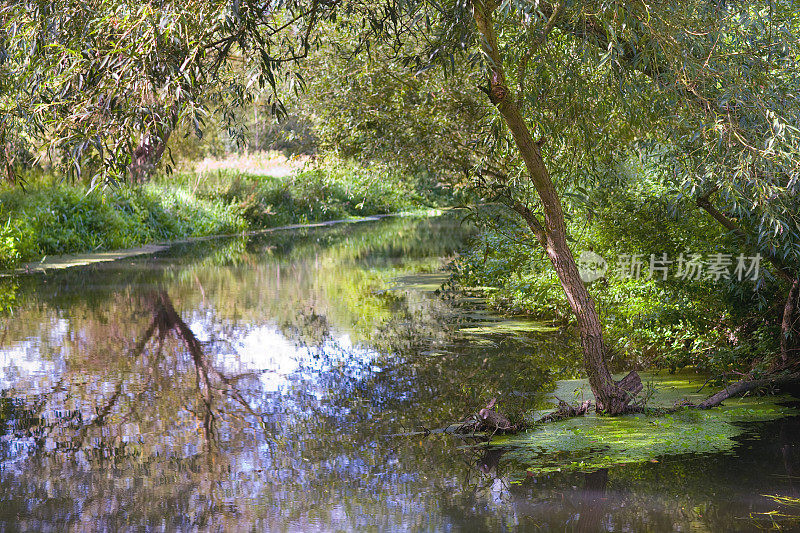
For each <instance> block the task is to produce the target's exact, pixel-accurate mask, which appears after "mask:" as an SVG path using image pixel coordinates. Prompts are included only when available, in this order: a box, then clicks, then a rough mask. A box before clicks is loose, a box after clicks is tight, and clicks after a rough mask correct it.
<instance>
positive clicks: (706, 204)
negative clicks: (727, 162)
mask: <svg viewBox="0 0 800 533" xmlns="http://www.w3.org/2000/svg"><path fill="white" fill-rule="evenodd" d="M718 190H719V187H718V186H714V187H712V188H711V190H709V191H707V192H705V193H704V194H702V195H699V196H698V197H697V198H696V200H695V202H696V203H697V205H698V207H700V208H702V209H703V210H705V211H706V213H708V214H709V215H711V217H712V218H713V219H714V220H716V221H717V222H719V223H720V224H721V225H722V226H723V227H724V228H725V229H727V230H728V231H730V232H731V233H732V234H733V235H734V236H735V237H736V238H737V239H739V240H740V241H741V242H742V243H744V244H746V245H748V246H751V247H753V248H756V247H755V246H753V245H752V243H751V242H750V239H748V238H747V234H745V232H744V231H742V229H741V228H740V227H739V226H738V225H737V224H736V223H735V222H734V221H733V220H731V219H730V218H728V217H727V216H725V214H724V213H722V212H720V211H719V210H718V209H717V208H716V207H714V204H712V203H711V195H713V194H714V193H715V192H717V191H718ZM756 251H758V252H763V253H764V257H765V258H766V260H767V261H769V262H770V264H771V265H772V266H773V267H775V271H776V273H777V274H778V276H779V277H780V278H781V279H782V280H784V281H785V282H787V283H788V284H789V285H791V284H793V283H794V280H795V279H796V278H797V276H796V275H795V274H794V273H793V272H792V271H791V269H790V268H789V267H788V266H786V263H784V262H783V260H782V259H781V258H780V257H778V256H777V255H775V253H773V252H770V251H769V250H758V249H757V248H756Z"/></svg>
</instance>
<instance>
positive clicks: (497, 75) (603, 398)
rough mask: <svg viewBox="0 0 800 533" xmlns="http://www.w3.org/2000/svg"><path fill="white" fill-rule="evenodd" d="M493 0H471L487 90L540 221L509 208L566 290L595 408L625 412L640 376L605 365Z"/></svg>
mask: <svg viewBox="0 0 800 533" xmlns="http://www.w3.org/2000/svg"><path fill="white" fill-rule="evenodd" d="M493 1H494V0H488V3H484V2H483V1H482V0H473V15H474V18H475V22H476V24H477V26H478V31H479V32H480V33H481V35H482V36H483V47H484V51H485V52H486V54H487V55H488V56H489V58H490V60H491V61H490V63H491V66H490V70H491V72H490V79H491V83H490V87H489V88H488V89H486V92H487V94H488V95H489V98H490V100H491V101H492V103H493V104H494V105H495V106H496V107H497V109H498V110H499V112H500V114H501V115H502V117H503V120H504V121H505V123H506V125H507V126H508V128H509V130H511V134H512V136H513V137H514V141H515V144H516V145H517V149H518V150H519V152H520V154H521V155H522V158H523V160H524V161H525V166H526V168H527V170H528V173H529V174H530V179H531V181H532V182H533V185H534V187H535V188H536V191H537V193H538V195H539V199H540V200H541V203H542V210H543V212H544V223H541V222H540V221H539V219H538V218H537V217H536V216H535V215H534V214H533V212H531V211H530V210H529V209H528V208H527V207H525V206H522V205H520V204H515V205H514V206H513V209H515V210H516V211H517V212H519V213H520V214H522V215H523V217H524V218H525V220H526V222H527V223H528V225H529V227H530V229H531V231H532V232H533V233H534V235H535V236H536V238H537V240H538V241H539V242H540V244H541V245H542V246H543V247H544V249H545V251H546V253H547V256H548V258H549V259H550V262H551V263H552V264H553V268H554V269H555V271H556V274H557V275H558V279H559V281H560V282H561V286H562V287H563V289H564V292H565V293H566V296H567V301H568V302H569V305H570V307H571V309H572V312H573V313H574V314H575V318H576V321H577V326H578V331H579V333H580V338H581V349H582V351H583V362H584V367H585V368H586V372H587V374H588V376H589V384H590V386H591V387H592V392H593V393H594V395H595V399H596V401H597V407H598V409H599V410H603V411H606V412H608V413H610V414H618V413H621V412H623V411H625V409H626V407H627V404H628V403H629V402H630V400H631V399H632V398H633V396H635V395H636V394H637V393H638V392H639V391H641V389H642V384H641V380H640V379H639V377H638V375H636V373H635V372H631V374H629V375H628V376H626V378H624V379H623V380H622V381H620V382H619V383H617V382H615V381H614V379H613V378H612V376H611V372H609V370H608V366H607V364H606V359H605V357H606V349H605V346H604V343H603V332H602V328H601V325H600V319H599V316H598V314H597V309H596V308H595V305H594V301H593V300H592V298H591V296H590V295H589V292H588V291H587V290H586V286H585V285H584V284H583V280H582V279H581V277H580V273H579V272H578V266H577V265H576V263H575V258H574V257H573V255H572V251H571V250H570V249H569V246H568V245H567V228H566V223H565V221H564V212H563V210H562V207H561V200H560V198H559V196H558V192H557V191H556V188H555V184H554V183H553V180H552V179H551V177H550V173H549V172H548V170H547V166H546V165H545V163H544V160H543V159H542V154H541V148H540V146H539V144H538V143H536V142H535V141H534V140H533V137H532V135H531V132H530V130H529V129H528V126H527V124H526V123H525V120H524V119H523V117H522V115H521V113H520V111H519V108H518V107H517V105H516V103H515V99H514V98H513V97H512V95H511V94H510V91H509V89H508V87H507V86H506V76H505V72H504V69H503V63H502V58H501V57H500V53H499V48H498V46H497V34H496V33H495V29H494V24H493V21H492V12H493V11H494V9H495V8H496V5H495V4H494V3H493Z"/></svg>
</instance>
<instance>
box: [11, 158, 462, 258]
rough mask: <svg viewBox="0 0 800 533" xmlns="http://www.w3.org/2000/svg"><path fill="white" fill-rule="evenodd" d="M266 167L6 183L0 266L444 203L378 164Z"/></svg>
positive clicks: (432, 190)
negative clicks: (145, 178)
mask: <svg viewBox="0 0 800 533" xmlns="http://www.w3.org/2000/svg"><path fill="white" fill-rule="evenodd" d="M223 163H224V162H223ZM284 167H286V168H284ZM287 168H289V170H293V172H288V173H287V172H286V169H287ZM270 170H271V169H270V168H264V169H261V170H259V169H257V168H252V167H245V168H242V167H241V165H239V164H238V162H237V165H231V166H227V167H226V166H223V165H216V166H211V167H209V166H208V165H205V166H204V167H202V168H200V169H199V170H192V171H187V172H181V173H177V174H173V175H170V176H159V177H157V178H156V179H155V180H153V181H152V182H150V183H147V184H144V185H140V186H134V185H121V186H118V187H113V188H112V187H109V188H106V189H104V190H90V188H89V186H88V185H85V184H67V183H59V182H58V181H57V180H56V178H55V177H53V176H46V177H37V178H35V179H31V180H30V181H29V183H28V184H27V185H26V187H25V189H22V188H20V187H18V186H17V187H12V186H10V185H4V186H3V187H2V188H0V268H2V269H13V268H16V267H18V266H19V265H21V264H23V263H28V262H34V261H35V262H41V261H43V260H46V258H47V257H48V256H53V255H63V254H78V253H81V254H83V253H92V252H102V251H106V250H120V249H128V248H134V247H139V246H143V245H149V244H152V243H158V242H165V241H174V240H178V239H183V238H192V237H204V236H209V235H219V234H231V233H242V232H247V231H257V230H261V229H268V228H274V227H279V226H286V225H291V224H305V223H315V222H323V221H329V220H337V219H346V218H350V217H363V216H371V215H378V214H388V213H394V212H398V211H406V210H413V209H421V208H429V207H438V206H441V205H446V204H447V203H449V201H450V198H449V197H448V195H447V193H446V191H443V190H442V189H440V188H437V187H436V186H435V184H432V183H430V182H429V181H428V180H424V179H420V178H417V177H409V176H404V175H401V174H399V173H397V172H393V171H391V170H390V169H387V168H385V167H379V166H375V167H369V168H365V167H360V166H356V165H354V164H351V163H348V162H344V161H341V160H336V159H327V160H324V161H320V162H316V163H307V164H305V166H304V167H303V168H302V169H298V168H291V167H290V166H289V167H287V166H286V165H284V166H283V167H281V168H280V169H278V170H280V172H276V174H277V175H271V174H269V173H268V172H269V171H270Z"/></svg>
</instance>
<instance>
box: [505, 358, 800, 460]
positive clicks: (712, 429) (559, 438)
mask: <svg viewBox="0 0 800 533" xmlns="http://www.w3.org/2000/svg"><path fill="white" fill-rule="evenodd" d="M642 380H643V382H645V384H646V389H650V390H651V395H652V396H651V398H650V401H649V402H648V406H651V407H667V406H673V405H675V404H676V402H679V401H681V400H684V399H685V400H690V401H694V402H695V403H696V402H697V401H698V400H699V399H700V398H703V397H705V396H707V395H708V393H709V391H708V390H707V389H704V391H705V392H703V391H701V392H698V389H700V388H701V387H702V385H703V383H704V381H705V380H704V379H701V378H699V377H697V375H695V374H682V375H676V376H666V377H655V376H653V375H651V374H650V375H648V374H642ZM587 393H589V394H590V392H589V390H588V385H587V384H586V383H585V380H570V381H563V382H560V383H559V386H558V387H557V391H556V392H555V393H554V394H555V395H556V396H559V397H560V398H562V399H564V400H567V401H570V400H572V399H573V398H580V397H582V396H585V395H586V394H587ZM589 397H590V396H589ZM791 400H792V398H791V397H789V396H760V397H754V396H751V397H746V398H735V399H729V400H727V401H726V402H725V403H724V405H722V406H720V407H717V408H714V409H707V410H700V409H694V408H684V409H679V410H678V411H675V412H672V413H668V414H663V415H646V414H634V415H626V416H619V417H609V416H597V415H596V414H590V415H587V416H584V417H579V418H572V419H568V420H564V421H561V422H555V423H547V424H542V425H540V426H538V427H536V428H534V429H532V430H530V431H527V432H524V433H521V434H518V435H511V436H505V437H499V438H495V439H493V440H492V443H491V444H492V446H503V447H505V448H507V449H508V451H507V453H506V455H505V457H506V458H508V459H509V460H510V461H511V462H512V463H513V464H516V465H517V466H518V467H519V470H518V471H519V472H522V473H524V472H529V473H531V474H543V473H548V472H556V471H593V470H597V469H600V468H607V467H610V466H613V465H617V464H629V463H640V462H647V461H657V460H659V459H660V458H663V457H664V456H674V455H681V454H705V453H723V452H728V451H730V450H732V449H733V447H734V446H735V445H736V441H735V440H734V438H735V437H737V436H739V435H741V434H742V433H744V432H745V431H746V427H745V425H744V423H746V422H764V421H769V420H775V419H778V418H782V417H786V416H793V415H797V414H798V410H797V409H795V408H794V407H789V406H786V405H783V404H782V403H781V402H787V401H791Z"/></svg>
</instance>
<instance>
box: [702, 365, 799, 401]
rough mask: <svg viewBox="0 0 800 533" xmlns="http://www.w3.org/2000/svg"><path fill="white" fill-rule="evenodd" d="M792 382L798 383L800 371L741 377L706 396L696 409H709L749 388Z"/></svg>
mask: <svg viewBox="0 0 800 533" xmlns="http://www.w3.org/2000/svg"><path fill="white" fill-rule="evenodd" d="M792 383H800V373H797V372H793V373H789V374H776V375H772V376H768V377H765V378H759V379H743V380H741V381H737V382H736V383H733V384H731V385H728V386H726V387H725V388H724V389H722V390H721V391H719V392H717V393H716V394H713V395H711V396H709V397H708V398H706V399H705V400H704V401H702V402H700V403H699V404H698V405H697V408H698V409H710V408H712V407H716V406H718V405H719V404H721V403H722V402H724V401H725V400H727V399H729V398H731V397H733V396H738V395H739V394H744V393H746V392H750V391H751V390H755V389H760V388H763V387H768V386H772V387H780V386H782V385H789V384H792Z"/></svg>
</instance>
